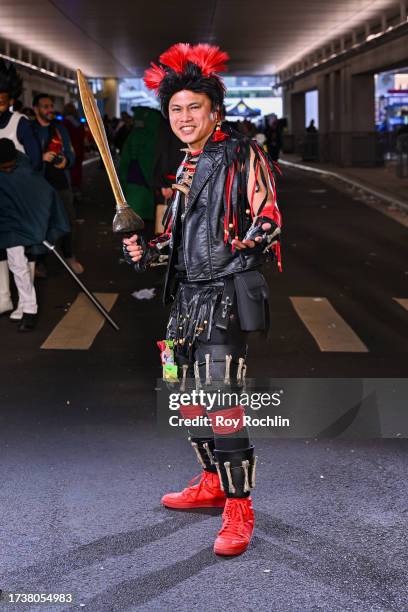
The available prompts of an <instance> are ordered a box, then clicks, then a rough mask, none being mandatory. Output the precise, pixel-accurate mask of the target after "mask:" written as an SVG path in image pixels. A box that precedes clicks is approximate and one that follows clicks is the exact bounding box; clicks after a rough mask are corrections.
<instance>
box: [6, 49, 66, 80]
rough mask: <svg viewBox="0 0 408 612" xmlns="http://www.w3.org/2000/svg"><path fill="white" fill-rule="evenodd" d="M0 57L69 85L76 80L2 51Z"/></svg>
mask: <svg viewBox="0 0 408 612" xmlns="http://www.w3.org/2000/svg"><path fill="white" fill-rule="evenodd" d="M0 57H1V58H2V59H5V60H8V61H9V62H14V63H16V64H19V65H20V66H24V68H29V69H30V70H35V71H36V72H41V73H42V74H46V75H47V76H50V77H53V78H54V79H58V80H59V81H64V82H65V83H69V84H70V85H76V81H75V80H74V79H68V78H67V77H63V76H61V75H59V74H57V73H56V72H52V71H51V70H46V69H45V68H39V67H38V66H35V65H34V64H29V63H28V62H23V60H20V59H16V58H15V57H10V56H9V55H4V53H0Z"/></svg>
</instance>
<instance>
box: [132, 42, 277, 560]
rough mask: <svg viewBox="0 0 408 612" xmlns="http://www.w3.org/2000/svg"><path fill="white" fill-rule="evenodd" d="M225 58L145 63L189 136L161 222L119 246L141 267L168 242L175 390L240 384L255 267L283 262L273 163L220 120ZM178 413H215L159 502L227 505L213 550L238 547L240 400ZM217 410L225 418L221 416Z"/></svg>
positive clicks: (247, 533) (262, 290)
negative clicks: (187, 476) (188, 476)
mask: <svg viewBox="0 0 408 612" xmlns="http://www.w3.org/2000/svg"><path fill="white" fill-rule="evenodd" d="M227 60H228V56H227V54H226V53H224V52H222V51H220V50H219V48H218V47H211V46H209V45H206V44H199V45H196V46H191V45H189V44H177V45H174V46H173V47H171V48H170V49H169V50H168V51H166V52H165V53H163V54H162V55H161V56H160V64H159V65H155V64H152V67H151V68H150V69H148V70H147V71H146V73H145V82H146V84H147V86H148V87H150V88H152V89H154V90H155V91H156V93H157V95H158V97H159V100H160V103H161V109H162V112H163V114H164V115H165V116H166V117H168V118H169V120H170V125H171V128H172V130H173V131H174V133H175V134H176V136H178V138H180V140H182V141H183V142H184V143H185V144H186V145H187V148H186V149H185V153H186V155H185V159H184V161H183V163H182V165H181V166H180V168H179V170H178V172H177V177H176V182H175V184H174V185H173V188H174V192H175V195H174V197H173V199H172V201H171V203H170V204H169V207H168V209H167V211H166V213H165V215H164V219H163V225H164V227H165V231H164V233H163V234H162V235H161V236H159V237H158V238H155V239H154V240H151V241H150V242H149V243H148V244H147V245H146V244H145V243H144V241H143V239H142V238H141V237H138V236H136V235H134V236H132V237H131V238H128V239H125V240H124V253H125V255H126V257H127V259H128V261H129V263H133V265H134V266H135V269H136V270H137V271H142V270H145V269H146V268H147V267H148V266H149V265H150V264H152V263H153V262H155V260H157V259H158V258H160V257H162V256H163V255H162V254H163V252H164V249H165V248H167V249H168V267H167V272H166V279H165V286H164V296H163V298H164V303H172V308H171V312H170V318H169V322H168V326H167V334H166V339H165V340H163V341H160V342H158V344H159V346H160V348H161V349H162V360H163V373H164V375H163V377H164V379H165V380H167V381H168V382H169V384H174V385H176V384H177V385H179V386H178V387H177V388H178V389H180V390H184V389H186V388H188V386H189V384H194V385H195V388H196V389H201V388H203V389H206V388H209V387H211V386H213V385H214V384H215V386H216V387H217V388H220V386H221V387H224V389H229V390H231V391H233V390H237V389H238V390H239V389H240V390H241V391H242V388H243V386H244V385H245V377H246V369H247V366H246V360H247V333H248V332H250V331H256V330H266V329H267V328H268V325H269V317H268V313H269V310H268V287H267V284H266V282H265V279H264V277H263V275H262V273H261V272H260V270H259V268H260V266H261V265H262V263H263V261H264V260H265V257H266V256H267V255H270V256H274V257H276V258H277V260H278V265H279V268H280V244H279V234H280V226H281V216H280V213H279V210H278V207H277V204H276V192H275V182H274V175H273V164H272V163H271V162H270V160H269V159H268V158H267V157H266V155H265V152H264V151H263V150H262V149H261V148H259V146H258V145H257V144H256V142H255V141H252V140H249V139H248V138H245V137H243V136H241V135H239V134H237V133H235V132H233V131H232V130H229V133H226V132H223V131H222V129H221V121H220V117H221V112H222V106H223V100H224V94H225V88H224V84H223V82H222V80H221V78H220V77H219V75H218V74H217V73H218V72H221V71H223V70H225V63H226V61H227ZM173 364H174V365H173ZM171 381H177V382H174V383H171ZM218 383H220V384H218ZM180 413H181V416H182V417H184V418H190V417H195V416H204V415H207V416H208V417H209V420H210V422H211V427H210V426H202V427H201V426H200V427H191V428H189V433H190V438H189V440H190V442H191V445H192V447H193V450H194V452H195V454H196V455H197V459H198V461H199V463H200V464H201V466H202V468H203V472H202V474H201V478H200V481H199V482H198V483H197V484H196V485H194V486H189V487H187V488H186V489H184V490H183V491H181V492H178V493H168V494H167V495H164V497H163V499H162V503H163V504H164V505H165V506H166V507H168V508H177V509H183V508H200V507H225V508H224V512H223V515H222V527H221V530H220V531H219V533H218V535H217V538H216V540H215V544H214V551H215V553H216V554H219V555H236V554H240V553H242V552H243V551H244V550H246V548H247V546H248V544H249V542H250V539H251V536H252V532H253V528H254V512H253V508H252V501H251V497H250V493H251V489H252V488H253V487H254V485H255V465H256V457H255V456H254V447H253V445H252V444H251V442H250V439H249V433H248V431H247V428H246V427H244V426H243V416H244V410H243V407H242V406H240V405H238V406H237V405H232V406H216V407H214V408H213V410H212V411H211V412H206V409H205V407H204V406H203V405H197V404H190V405H188V406H181V407H180ZM220 416H221V417H228V418H229V419H231V421H228V423H229V424H225V423H224V424H222V423H218V424H217V421H222V420H223V419H222V418H221V419H220V418H217V417H220ZM232 422H233V423H234V424H230V423H232Z"/></svg>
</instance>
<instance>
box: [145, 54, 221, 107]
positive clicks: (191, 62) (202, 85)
mask: <svg viewBox="0 0 408 612" xmlns="http://www.w3.org/2000/svg"><path fill="white" fill-rule="evenodd" d="M228 60H229V56H228V54H227V53H225V52H224V51H221V50H220V48H219V47H213V46H211V45H207V44H199V45H190V44H188V43H178V44H176V45H173V46H172V47H170V49H168V50H167V51H165V52H164V53H162V54H161V56H160V58H159V65H158V64H154V63H153V62H152V64H151V68H148V69H147V70H146V72H145V76H144V82H145V83H146V85H147V87H148V88H149V89H154V90H155V92H156V95H157V96H158V97H159V99H160V105H161V109H162V112H163V114H164V115H165V116H167V115H168V107H169V102H170V98H171V97H172V96H173V95H174V94H175V93H177V92H178V91H182V90H183V89H188V90H189V91H194V92H196V93H205V94H207V95H208V97H209V98H210V100H211V103H212V107H213V110H216V109H217V108H221V107H222V105H223V102H224V95H225V86H224V83H223V81H222V79H221V78H220V76H219V75H218V74H217V73H218V72H223V71H225V70H226V62H227V61H228Z"/></svg>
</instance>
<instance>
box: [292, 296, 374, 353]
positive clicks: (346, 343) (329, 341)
mask: <svg viewBox="0 0 408 612" xmlns="http://www.w3.org/2000/svg"><path fill="white" fill-rule="evenodd" d="M290 300H291V302H292V304H293V306H294V308H295V310H296V312H297V314H298V315H299V317H300V318H301V320H302V322H303V323H304V325H305V326H306V327H307V329H308V330H309V332H310V333H311V334H312V336H313V338H314V339H315V340H316V342H317V344H318V346H319V348H320V350H321V351H327V352H328V351H331V352H336V353H337V352H342V353H367V352H368V348H367V347H366V345H365V344H364V343H363V342H361V340H360V338H359V337H358V336H357V335H356V334H355V333H354V331H353V330H352V329H351V327H350V326H349V325H347V323H346V322H345V321H344V319H343V318H342V317H341V316H340V315H339V314H338V313H337V312H336V310H335V309H334V308H333V306H332V305H331V304H330V302H329V300H327V299H326V298H321V297H314V298H313V297H291V298H290Z"/></svg>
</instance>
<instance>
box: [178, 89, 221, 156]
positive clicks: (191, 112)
mask: <svg viewBox="0 0 408 612" xmlns="http://www.w3.org/2000/svg"><path fill="white" fill-rule="evenodd" d="M169 120H170V125H171V129H172V130H173V132H174V133H175V134H176V136H178V138H180V140H181V141H182V142H184V143H185V144H186V145H187V146H188V148H189V149H190V150H192V151H196V150H197V149H202V147H203V146H204V144H205V143H206V141H207V140H208V138H209V137H210V136H211V134H212V132H213V130H214V128H215V125H216V122H217V113H216V112H214V111H213V110H212V109H211V100H210V98H209V97H208V96H207V94H204V93H196V92H194V91H189V90H188V89H183V90H182V91H178V92H177V93H175V94H174V96H172V97H171V98H170V103H169Z"/></svg>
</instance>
